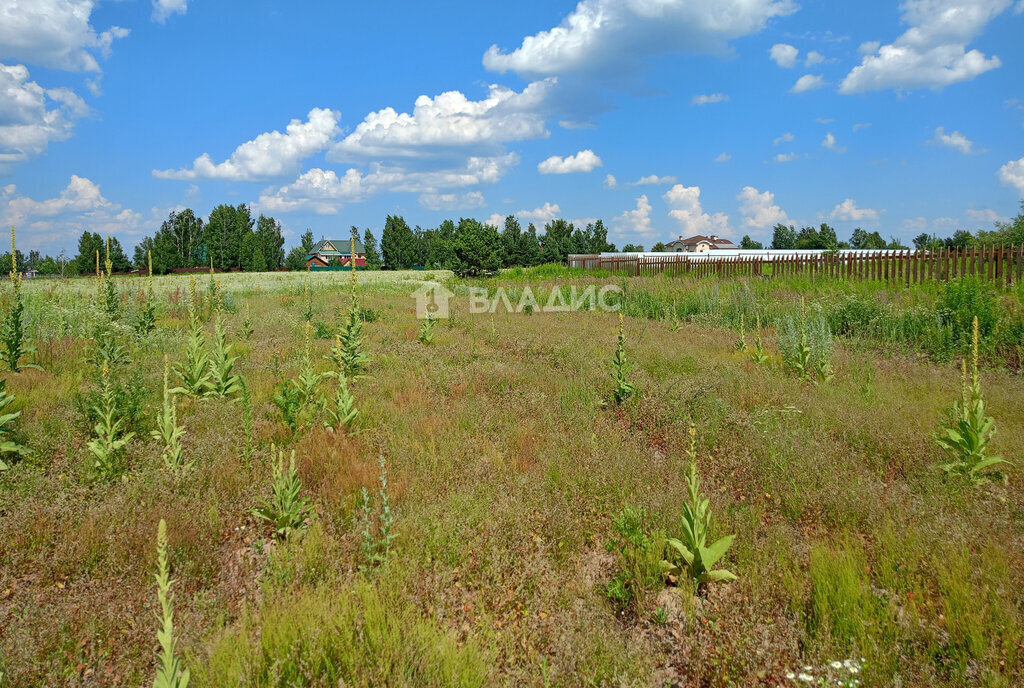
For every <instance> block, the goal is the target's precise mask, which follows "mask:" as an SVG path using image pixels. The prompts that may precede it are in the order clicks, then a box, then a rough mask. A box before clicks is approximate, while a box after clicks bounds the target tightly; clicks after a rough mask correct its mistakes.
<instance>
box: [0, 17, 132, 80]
mask: <svg viewBox="0 0 1024 688" xmlns="http://www.w3.org/2000/svg"><path fill="white" fill-rule="evenodd" d="M95 5H96V2H94V0H2V1H0V60H3V59H12V60H17V61H19V62H25V63H28V64H37V65H40V66H43V67H49V68H51V69H62V70H67V71H73V72H83V71H84V72H99V71H100V66H99V63H98V62H97V61H96V57H95V54H94V53H97V52H98V53H100V54H101V55H104V56H106V55H107V54H109V52H110V45H111V43H113V42H114V40H115V39H117V38H124V37H125V36H127V35H128V29H125V28H122V27H119V26H111V27H110V28H109V29H107V30H106V31H102V32H99V33H97V32H96V30H95V29H94V28H93V27H92V25H91V24H90V18H91V16H92V11H93V8H94V7H95Z"/></svg>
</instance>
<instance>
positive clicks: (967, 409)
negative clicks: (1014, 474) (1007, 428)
mask: <svg viewBox="0 0 1024 688" xmlns="http://www.w3.org/2000/svg"><path fill="white" fill-rule="evenodd" d="M972 330H973V332H972V336H971V374H970V381H969V382H968V376H967V359H966V358H965V359H964V360H963V361H961V367H960V370H961V385H960V388H961V392H960V398H959V399H957V400H956V401H955V402H953V408H952V409H950V412H949V416H950V417H949V423H948V425H947V426H946V427H943V428H942V429H941V431H940V433H939V435H938V437H936V438H935V441H936V443H937V444H938V445H939V446H940V447H941V448H942V449H943V450H944V451H945V452H946V454H947V455H948V456H949V459H950V461H949V462H948V463H944V464H941V465H940V468H942V470H944V471H946V473H948V474H950V475H958V476H963V477H966V478H967V479H968V480H970V481H971V483H973V484H974V485H980V484H982V483H986V482H989V481H991V480H993V479H995V480H1001V481H1003V482H1006V475H1005V474H1003V473H1001V472H1000V471H998V470H992V469H993V468H994V467H996V466H1002V465H1012V464H1011V463H1010V462H1009V461H1007V460H1006V459H1004V458H1002V457H1000V456H989V455H988V445H989V442H990V441H991V440H992V435H994V434H995V432H996V429H995V419H993V418H992V417H991V416H986V415H985V401H984V399H982V397H981V381H980V379H979V376H978V339H979V332H978V330H979V328H978V319H977V318H975V319H974V321H973V323H972Z"/></svg>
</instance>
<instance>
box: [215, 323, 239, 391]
mask: <svg viewBox="0 0 1024 688" xmlns="http://www.w3.org/2000/svg"><path fill="white" fill-rule="evenodd" d="M237 360H238V356H232V355H231V344H229V343H228V333H227V329H226V328H225V327H224V323H223V322H221V319H220V314H219V313H218V315H217V316H216V319H215V323H214V336H213V347H212V352H211V354H210V375H209V382H210V384H209V389H208V392H207V394H208V395H209V396H212V397H220V398H224V397H233V396H234V395H235V394H237V393H238V392H240V391H241V390H242V376H241V375H236V374H235V373H234V372H233V371H234V367H235V361H237Z"/></svg>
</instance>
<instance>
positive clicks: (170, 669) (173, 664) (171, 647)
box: [153, 518, 189, 688]
mask: <svg viewBox="0 0 1024 688" xmlns="http://www.w3.org/2000/svg"><path fill="white" fill-rule="evenodd" d="M153 578H154V579H155V580H156V595H157V599H158V600H159V601H160V615H159V616H158V617H157V620H158V621H159V622H160V629H159V630H158V631H157V633H156V638H157V642H158V643H159V644H160V652H159V653H158V654H157V668H156V678H154V679H153V688H188V682H189V671H188V669H186V668H184V667H183V666H182V665H181V660H180V659H178V655H177V649H178V639H177V637H176V636H175V633H174V596H173V595H172V594H171V586H172V585H173V584H174V581H173V580H171V565H170V560H169V558H168V556H167V523H166V522H165V521H164V520H163V519H162V518H161V519H160V525H159V526H157V531H156V573H155V574H153Z"/></svg>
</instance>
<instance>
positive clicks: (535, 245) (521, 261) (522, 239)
mask: <svg viewBox="0 0 1024 688" xmlns="http://www.w3.org/2000/svg"><path fill="white" fill-rule="evenodd" d="M542 260H543V257H542V256H541V251H540V239H538V238H537V228H536V227H534V226H533V223H532V222H531V223H530V224H529V226H527V228H526V231H525V232H523V233H522V234H520V235H519V241H518V242H516V263H515V264H516V265H522V266H523V267H530V266H533V265H540V264H541V261H542Z"/></svg>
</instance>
